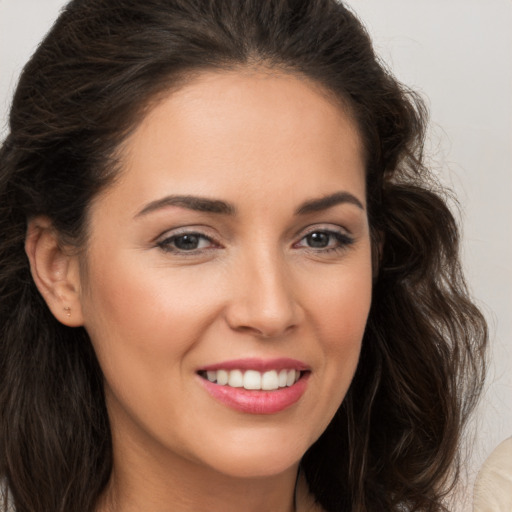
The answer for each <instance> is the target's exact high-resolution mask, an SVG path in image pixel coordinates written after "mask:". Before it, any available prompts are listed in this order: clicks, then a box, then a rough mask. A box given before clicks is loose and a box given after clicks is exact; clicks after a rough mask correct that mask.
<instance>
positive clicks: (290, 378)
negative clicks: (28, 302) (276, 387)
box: [286, 370, 295, 386]
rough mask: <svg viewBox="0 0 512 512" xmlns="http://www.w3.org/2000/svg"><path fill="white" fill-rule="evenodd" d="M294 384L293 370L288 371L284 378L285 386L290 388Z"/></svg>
mask: <svg viewBox="0 0 512 512" xmlns="http://www.w3.org/2000/svg"><path fill="white" fill-rule="evenodd" d="M294 383H295V370H290V371H289V372H288V375H287V376H286V385H287V386H291V385H292V384H294Z"/></svg>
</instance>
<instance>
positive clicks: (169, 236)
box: [153, 226, 221, 256]
mask: <svg viewBox="0 0 512 512" xmlns="http://www.w3.org/2000/svg"><path fill="white" fill-rule="evenodd" d="M186 235H191V236H197V237H200V238H203V239H205V240H208V241H209V242H210V244H211V247H205V248H200V249H192V250H190V251H185V250H180V249H179V248H177V247H176V248H174V249H171V248H170V242H171V241H172V240H173V239H176V238H179V237H180V236H186ZM153 243H154V245H155V246H156V247H159V248H160V249H162V250H164V251H167V252H175V253H179V254H183V255H188V256H192V255H194V254H198V253H200V252H202V251H208V250H210V249H215V248H218V247H221V244H220V242H219V241H218V240H217V239H216V237H214V236H212V235H210V234H207V233H205V228H204V227H200V226H180V227H179V228H175V229H168V230H166V231H165V232H163V233H162V234H160V235H159V236H158V237H157V238H156V239H155V240H154V242H153Z"/></svg>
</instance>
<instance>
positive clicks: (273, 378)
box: [261, 370, 295, 391]
mask: <svg viewBox="0 0 512 512" xmlns="http://www.w3.org/2000/svg"><path fill="white" fill-rule="evenodd" d="M293 371H295V370H293ZM278 388H279V381H278V380H277V372H276V371H275V370H270V371H269V372H265V373H264V374H263V375H262V377H261V389H263V390H265V391H272V390H273V389H278Z"/></svg>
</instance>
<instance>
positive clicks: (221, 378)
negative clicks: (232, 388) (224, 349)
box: [216, 370, 229, 386]
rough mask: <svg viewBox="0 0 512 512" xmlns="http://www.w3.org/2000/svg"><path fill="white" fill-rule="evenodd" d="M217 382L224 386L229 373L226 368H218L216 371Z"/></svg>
mask: <svg viewBox="0 0 512 512" xmlns="http://www.w3.org/2000/svg"><path fill="white" fill-rule="evenodd" d="M216 380H217V384H220V385H221V386H225V385H226V384H227V383H228V380H229V375H228V372H227V371H226V370H218V371H217V379H216Z"/></svg>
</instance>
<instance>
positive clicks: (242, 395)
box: [197, 358, 311, 414]
mask: <svg viewBox="0 0 512 512" xmlns="http://www.w3.org/2000/svg"><path fill="white" fill-rule="evenodd" d="M197 376H198V378H199V382H200V384H201V385H202V387H203V388H204V389H205V390H206V392H207V393H208V394H209V395H210V396H211V397H212V398H214V399H215V401H217V402H219V403H221V404H223V405H225V406H227V407H228V408H230V409H235V410H237V411H239V412H242V413H246V414H247V413H248V414H276V413H279V412H281V411H284V410H285V409H288V408H289V407H291V406H292V405H293V404H295V403H296V402H298V401H299V400H300V399H301V398H302V396H303V395H304V393H305V392H306V389H307V387H308V381H309V377H310V376H311V368H310V367H309V366H308V365H306V364H304V363H302V362H300V361H297V360H295V359H289V358H282V359H270V360H262V359H238V360H233V361H224V362H223V363H217V364H214V365H210V366H206V367H203V368H201V369H199V370H198V371H197Z"/></svg>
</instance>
